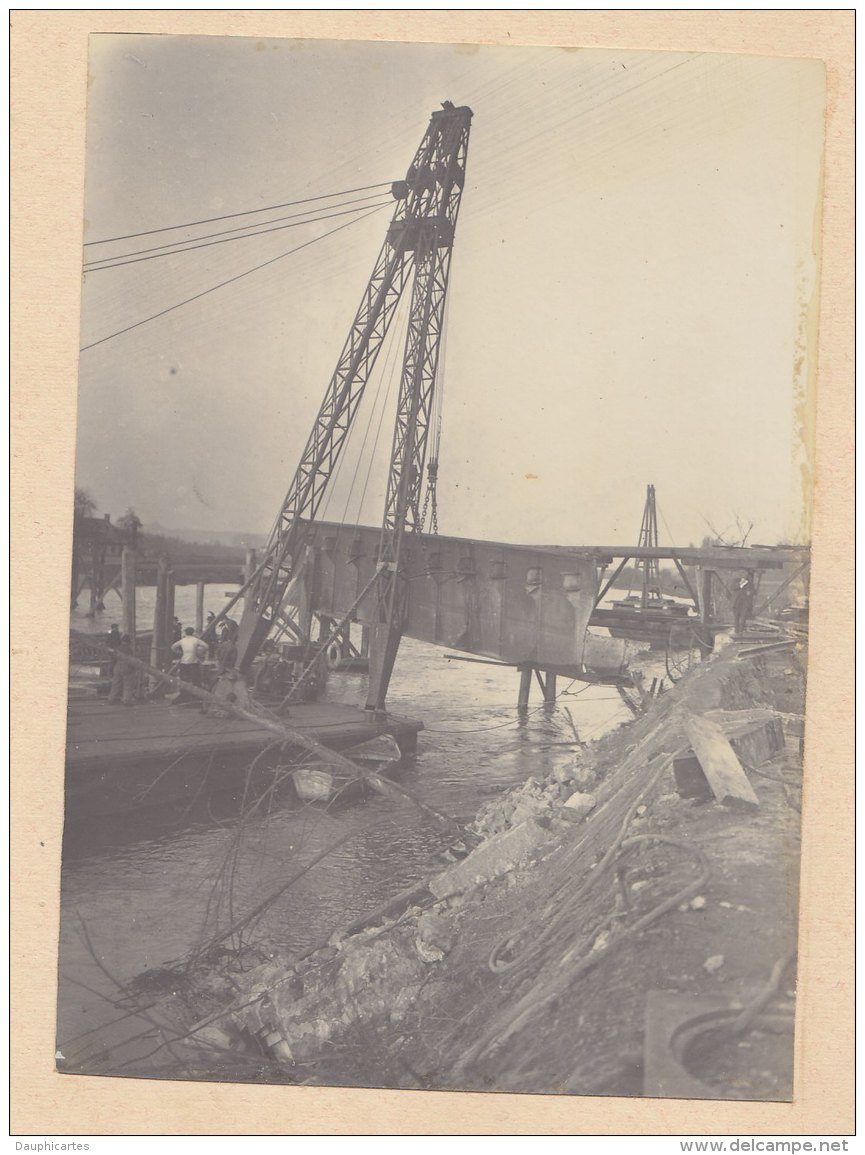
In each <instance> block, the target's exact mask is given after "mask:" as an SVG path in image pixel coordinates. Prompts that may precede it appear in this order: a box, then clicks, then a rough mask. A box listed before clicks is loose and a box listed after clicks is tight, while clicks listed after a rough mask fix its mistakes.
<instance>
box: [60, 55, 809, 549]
mask: <svg viewBox="0 0 865 1155" xmlns="http://www.w3.org/2000/svg"><path fill="white" fill-rule="evenodd" d="M446 99H449V100H452V101H454V103H456V104H458V105H459V104H469V105H470V106H471V107H472V109H473V110H474V120H473V125H472V132H471V139H470V144H469V156H468V166H467V167H468V181H467V185H466V188H465V192H464V195H463V201H462V208H461V212H460V218H459V224H458V228H457V235H456V243H455V248H454V257H453V263H452V276H451V286H450V302H449V307H448V309H449V313H448V325H447V336H446V349H445V356H444V362H443V365H442V366H441V367H440V382H441V386H442V389H443V393H442V443H441V467H440V480H439V510H440V515H439V520H440V528H441V531H442V532H443V533H449V534H457V535H464V536H474V537H482V538H492V539H498V540H510V541H513V542H544V543H561V544H566V543H570V544H592V543H595V544H602V543H607V542H610V543H625V542H628V541H631V540H635V539H636V535H637V531H638V530H639V525H640V518H641V513H642V505H643V500H644V496H645V487H646V484H647V483H649V482H652V483H654V484H655V486H656V488H657V495H658V504H659V507H660V511H661V514H662V522H661V536H662V539H663V540H666V541H671V542H674V543H676V544H686V543H688V542H699V541H700V540H701V539H702V537H703V536H704V534H706V533H707V532H709V531H708V529H707V522H711V524H712V525H714V526H715V527H716V528H717V529H718V530H719V531H723V530H725V529H727V528H729V527H731V526H733V525H734V522H735V518H736V515H739V517H740V518H742V519H743V520H745V521H746V522H748V523H750V522H754V523H755V528H754V531H753V534H752V539H751V540H753V541H760V542H770V541H776V540H779V539H782V538H787V539H791V538H796V539H799V540H801V538H802V536H803V531H802V526H801V518H802V508H803V507H802V468H801V467H802V464H803V449H802V444H801V438H800V436H799V431H798V428H797V425H796V421H795V419H794V418H795V407H796V403H797V400H798V401H801V390H802V389H803V388H804V384H805V381H806V379H807V373H808V371H809V368H810V367H811V363H810V358H812V357H813V350H810V349H807V348H806V349H805V358H804V360H803V359H802V357H801V353H802V349H803V346H802V342H803V332H804V327H805V323H806V319H807V318H806V310H807V308H808V306H809V304H813V300H814V293H815V290H816V279H817V263H816V255H815V251H814V250H815V245H816V241H815V230H816V229H817V228H818V227H819V213H818V196H819V184H820V170H821V161H822V128H823V126H822V118H823V69H822V65H821V64H820V63H819V62H817V61H797V60H783V59H772V60H769V59H763V58H760V57H748V56H710V55H693V54H685V53H682V54H667V53H648V52H618V53H612V52H605V51H598V50H563V49H535V48H532V49H524V48H510V47H507V48H490V47H483V48H479V49H473V48H466V47H450V46H436V45H403V44H375V43H351V44H349V43H338V42H326V41H301V42H298V41H256V40H252V39H242V38H216V37H167V36H95V37H93V39H92V41H91V80H90V90H89V115H88V139H87V166H88V167H87V188H86V206H85V229H84V240H85V241H86V242H95V241H101V240H103V239H104V238H113V237H128V234H133V233H140V232H143V231H145V230H148V235H146V236H142V237H136V238H129V239H121V240H118V241H114V242H112V243H110V244H99V245H96V244H93V243H89V244H87V245H86V247H85V249H84V254H85V259H86V260H87V261H94V260H97V259H99V258H107V257H110V256H117V257H121V256H125V255H126V254H132V253H140V252H141V250H144V249H149V248H152V247H154V246H156V245H159V244H164V243H165V242H166V241H181V240H190V241H191V239H192V238H200V237H201V236H203V235H205V234H211V233H213V232H216V231H221V230H224V229H227V228H231V227H234V228H237V227H238V226H239V225H241V224H243V223H244V222H245V221H247V220H249V219H251V220H259V221H261V222H265V221H273V220H275V219H276V218H277V217H280V216H286V215H289V214H291V213H296V212H298V211H299V210H298V209H297V208H294V209H292V208H285V209H281V210H277V211H271V212H263V213H260V214H258V216H257V217H252V218H246V217H239V218H237V219H236V220H235V219H230V220H226V221H223V222H219V223H213V224H209V225H199V226H196V227H194V228H191V229H187V230H183V229H181V230H175V231H171V232H166V233H158V234H157V233H153V234H150V233H149V230H153V229H157V228H159V229H161V228H165V227H166V226H170V225H176V224H181V223H185V222H190V221H200V220H204V219H205V218H211V217H217V216H222V215H224V214H230V213H238V212H246V211H247V210H252V209H260V208H263V207H265V206H270V205H281V204H284V203H285V202H288V201H292V200H296V199H299V198H304V197H306V198H308V197H313V196H320V195H321V196H323V195H325V194H331V193H336V192H341V191H342V190H347V189H353V188H356V187H358V186H368V185H373V184H377V183H378V182H385V181H390V180H393V179H398V178H400V177H402V176H403V175H404V174H405V170H406V168H407V166H408V164H409V162H410V160H411V158H412V156H413V154H414V151H415V149H416V148H417V145H418V144H419V142H420V140H421V137H422V135H423V133H424V131H425V129H426V126H427V124H428V122H429V116H430V113H431V112H433V111H434V110H435V109H437V108H438V107H439V105H440V102H441V101H442V100H446ZM351 195H352V196H354V197H355V198H359V197H361V196H362V195H364V194H361V193H356V194H351ZM367 195H369V196H370V197H371V199H370V200H369V201H367V202H364V203H363V204H362V205H360V207H358V206H357V205H352V206H349V209H350V211H349V212H347V213H346V215H342V216H339V217H331V218H330V219H328V220H323V221H321V222H320V223H317V224H305V225H301V226H297V223H296V221H295V222H286V223H290V224H291V226H292V227H290V228H283V229H279V230H276V231H272V232H270V233H267V234H266V235H263V236H260V237H257V238H252V239H250V238H244V239H240V240H236V241H232V242H230V243H219V244H213V245H209V246H207V247H200V248H195V249H194V250H193V251H190V252H186V253H175V254H174V255H171V256H167V257H160V258H158V259H148V260H143V261H136V262H135V263H131V264H125V265H122V266H121V267H119V268H115V269H105V268H99V269H97V270H96V271H92V272H88V273H87V274H86V275H85V279H84V292H83V308H82V340H81V344H82V346H90V347H88V348H85V349H84V351H83V352H82V354H81V368H80V404H79V432H78V484H79V485H83V486H85V487H86V488H88V489H89V490H90V491H91V492H92V494H93V496H94V497H95V499H96V501H97V503H98V505H99V508H100V511H101V512H107V513H111V514H112V515H113V516H117V515H120V514H122V513H123V511H124V510H125V509H126V507H127V506H130V505H131V506H133V507H134V508H135V509H136V510H137V511H138V513H139V515H140V516H141V517H142V518H143V519H144V521H145V523H152V522H159V523H161V524H162V525H163V526H165V527H174V528H177V527H201V528H204V529H209V530H217V529H226V530H249V531H252V532H261V531H266V530H267V529H268V528H269V526H270V525H271V523H272V522H273V519H274V516H275V514H276V512H277V510H278V508H279V506H280V504H281V502H282V499H283V497H284V495H285V492H286V490H287V488H288V485H289V482H290V480H291V477H292V475H293V473H294V469H295V467H296V464H297V461H298V459H299V456H300V453H301V451H302V448H303V445H304V443H305V441H306V438H307V435H308V433H309V430H310V427H311V425H312V422H313V420H314V418H315V414H316V412H317V410H318V407H319V404H320V402H321V399H322V396H323V394H324V391H325V388H326V386H327V384H328V382H329V380H330V376H331V374H332V372H333V369H334V366H335V364H336V361H337V358H338V355H339V353H340V350H341V347H342V344H343V342H344V340H345V337H346V334H347V330H348V326H349V324H350V322H351V319H352V317H353V315H354V312H355V310H356V307H357V304H358V302H359V300H360V296H361V293H362V291H363V289H364V287H365V284H366V280H367V277H368V275H369V273H370V272H371V271H372V266H373V262H374V259H375V257H376V255H377V253H378V250H379V247H380V245H381V242H382V240H383V237H384V232H385V228H386V224H387V221H388V219H389V217H390V214H391V212H392V208H393V206H392V202H391V203H389V204H387V205H386V206H384V207H381V208H377V209H375V206H377V205H378V204H379V203H380V202H382V201H383V200H384V198H382V197H379V196H378V191H377V190H375V189H373V190H370V193H368V194H367ZM346 199H348V198H347V197H341V198H334V200H333V201H332V202H330V201H325V202H324V207H323V208H322V207H321V202H318V201H316V202H313V205H314V206H316V207H318V208H319V209H320V211H321V215H324V214H325V210H326V209H327V208H328V207H330V208H331V211H332V212H345V209H343V208H342V207H341V206H342V201H344V200H346ZM337 201H339V207H332V206H335V205H336V204H337ZM367 206H371V207H372V208H373V209H375V211H373V212H372V214H371V215H370V216H368V217H367V218H366V219H363V220H357V223H354V222H355V221H356V218H357V217H358V216H360V215H361V209H366V208H367ZM340 225H346V226H347V227H345V228H342V229H340V231H338V232H334V233H333V235H331V236H329V237H325V238H324V239H322V240H321V241H316V243H313V244H311V245H309V246H308V247H307V248H305V249H303V250H302V251H300V252H297V253H294V254H291V255H288V256H286V257H284V258H283V259H280V260H277V261H275V262H274V263H272V264H270V265H268V266H267V267H266V268H263V269H261V270H260V271H257V272H253V273H250V275H248V276H243V277H242V278H240V279H238V280H236V281H234V282H233V283H231V284H228V285H226V286H225V287H223V288H220V289H218V290H217V291H215V292H210V293H207V295H205V296H203V297H201V298H200V299H198V300H195V301H193V302H192V303H190V304H186V305H184V306H183V307H181V308H177V309H171V311H170V312H167V313H165V315H163V316H161V317H159V318H157V319H156V320H153V321H149V322H148V323H146V324H142V325H137V327H135V328H132V329H130V330H129V331H127V332H124V333H121V334H120V335H118V336H112V334H115V333H118V331H119V330H122V329H125V328H126V327H127V326H130V325H135V324H136V322H139V321H141V320H143V319H145V318H147V317H150V316H151V315H153V314H155V313H158V312H160V311H162V310H165V309H169V308H170V307H171V306H173V305H176V304H177V303H178V302H181V301H183V300H184V299H186V298H189V297H193V296H195V295H196V294H199V293H202V292H203V291H204V290H207V289H210V288H211V287H212V286H214V285H216V284H218V283H220V282H222V281H226V280H229V279H230V278H232V277H236V276H237V275H238V274H241V273H244V272H246V271H247V270H249V269H251V268H252V267H253V266H255V265H259V264H262V263H263V262H266V261H268V260H269V259H270V258H273V257H276V256H277V255H279V254H282V253H286V252H287V251H288V250H289V249H292V248H295V247H297V246H298V245H301V244H303V243H304V242H306V241H311V240H313V238H316V237H319V236H321V235H322V234H324V233H325V232H328V231H330V230H332V229H335V228H337V226H340ZM220 240H221V238H220ZM401 320H402V315H401V314H400V315H398V316H397V318H396V320H395V321H394V324H393V326H392V334H393V337H392V341H393V348H391V346H390V344H388V345H386V346H385V348H384V350H383V352H382V355H381V357H380V358H379V362H378V367H377V370H376V372H375V374H374V375H373V378H372V379H371V381H370V384H369V386H368V388H367V396H366V398H365V403H364V406H363V407H362V408H361V410H360V411H359V413H358V419H357V421H356V426H357V428H356V430H355V432H354V434H353V435H352V437H351V440H350V442H349V445H348V447H347V451H346V454H345V458H344V462H343V465H342V468H341V469H340V473H339V476H338V477H337V479H336V485H335V486H334V490H333V495H332V497H331V499H330V501H329V504H328V507H327V510H326V515H327V516H328V517H330V518H332V519H333V520H343V519H345V520H347V521H352V520H357V521H362V522H365V523H367V524H377V523H378V522H380V520H381V516H382V509H383V499H384V485H385V476H386V464H387V456H388V453H389V450H390V443H391V437H392V427H393V410H394V405H395V397H396V378H397V372H396V370H398V366H399V353H400V352H401V350H399V349H397V348H396V341H397V339H398V338H399V336H400V335H401ZM106 337H111V339H109V340H103V338H106ZM97 342H98V343H97ZM376 398H377V401H375V399H376ZM374 402H375V403H374ZM377 433H378V437H377V440H376V434H377Z"/></svg>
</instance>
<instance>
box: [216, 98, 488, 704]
mask: <svg viewBox="0 0 865 1155" xmlns="http://www.w3.org/2000/svg"><path fill="white" fill-rule="evenodd" d="M471 118H472V112H471V109H469V108H455V107H454V105H453V104H451V103H450V102H449V101H446V102H445V103H444V104H443V105H442V109H441V111H439V112H434V113H433V114H432V116H431V118H430V122H429V127H428V128H427V130H426V132H425V133H424V137H423V140H422V141H421V143H420V146H419V148H418V150H417V152H416V153H415V156H414V160H413V161H412V163H411V165H410V167H409V169H408V172H407V173H406V177H405V180H403V181H397V182H396V183H395V184H394V185H393V186H392V192H393V195H394V197H395V198H396V202H397V204H396V210H395V211H394V214H393V217H392V219H391V221H390V223H389V225H388V229H387V235H386V237H385V241H384V244H383V246H382V249H381V252H380V253H379V255H378V259H377V260H376V263H375V267H374V269H373V272H372V276H371V277H370V279H369V283H368V284H367V286H366V288H365V290H364V292H363V296H362V298H361V303H360V307H359V308H358V310H357V314H356V316H355V318H354V321H353V322H352V325H351V329H350V331H349V335H348V338H347V340H346V342H345V345H344V347H343V350H342V353H341V354H340V357H339V361H338V362H337V366H336V370H335V371H334V374H333V377H332V378H331V381H330V384H329V385H328V388H327V392H326V394H325V397H324V401H323V402H322V406H321V409H320V410H319V413H318V416H317V417H316V420H315V424H314V425H313V428H312V432H311V434H310V436H309V440H308V441H307V443H306V448H305V449H304V451H303V455H302V457H301V460H300V464H299V466H298V468H297V472H296V473H295V475H294V479H293V480H292V483H291V486H290V488H289V491H288V494H287V495H286V498H285V501H284V502H283V504H282V507H281V509H280V511H279V514H278V516H277V518H276V523H275V525H274V528H273V530H272V532H271V535H270V538H269V540H268V543H267V545H266V547H265V549H264V551H263V553H262V555H261V561H260V564H259V566H258V569H257V570H256V573H255V575H254V577H253V580H252V583H251V585H250V587H249V589H248V592H247V598H246V604H245V608H244V611H243V615H242V618H241V621H240V629H239V634H238V639H237V646H238V654H237V667H238V669H239V670H240V672H241V673H243V674H247V673H248V671H249V669H250V667H251V665H252V663H253V661H254V660H255V658H256V656H257V654H258V653H259V651H260V649H261V647H262V644H263V643H264V641H265V640H266V639H267V637H268V635H269V634H270V632H271V630H272V629H273V628H274V626H275V625H277V624H278V623H279V621H280V617H281V615H282V612H283V602H284V600H285V596H286V591H287V589H288V584H289V581H290V579H291V576H292V567H293V565H294V563H295V561H296V559H298V558H300V556H301V553H302V550H303V546H304V538H305V532H306V526H307V524H308V523H309V522H311V521H313V520H314V519H315V516H316V513H317V511H318V509H319V507H320V505H321V501H322V499H323V497H324V494H325V491H326V489H327V485H328V482H329V481H330V478H331V477H332V475H333V472H334V470H335V468H336V465H337V462H338V460H339V455H340V452H341V450H342V448H343V446H344V443H345V440H346V437H347V435H348V433H349V430H350V428H351V423H352V420H353V418H354V416H355V413H356V411H357V407H358V405H359V403H360V400H361V398H362V396H363V393H364V389H365V386H366V383H367V381H368V380H369V377H370V374H371V373H372V370H373V366H374V365H375V362H376V358H377V356H378V354H379V352H380V351H381V347H382V344H383V342H384V339H385V336H386V334H387V331H388V327H389V325H390V322H391V320H392V319H393V316H394V313H395V311H396V307H397V304H398V303H399V301H400V298H401V297H402V294H403V292H404V290H405V289H406V287H407V286H408V284H409V282H410V281H411V284H412V288H411V306H410V314H409V320H408V330H407V335H406V343H405V351H404V355H403V365H402V376H401V381H400V390H399V401H398V405H397V415H396V423H395V428H394V440H393V447H392V451H391V460H390V473H389V477H388V484H387V496H386V500H385V512H384V522H383V526H382V536H381V543H380V549H379V590H378V611H379V612H378V621H377V623H375V624H374V625H373V627H372V636H371V643H372V644H371V670H370V695H369V700H368V702H367V706H368V708H373V709H382V708H383V706H384V693H385V692H386V690H387V682H388V680H389V678H390V672H391V669H392V667H393V663H394V659H395V657H396V652H397V647H398V645H399V639H400V636H401V633H402V622H403V615H404V611H405V602H404V599H405V596H406V591H405V584H404V582H402V581H401V579H400V567H401V561H402V560H403V556H404V548H405V546H404V538H405V534H406V531H409V532H411V531H414V530H418V531H419V530H420V528H421V526H420V524H419V523H420V513H419V500H420V493H421V486H422V481H423V473H424V464H425V460H426V452H427V439H428V434H429V427H430V417H431V412H432V402H433V395H434V390H435V381H436V370H437V368H438V360H439V350H440V345H441V337H442V324H443V319H444V306H445V299H446V295H447V286H448V272H449V269H450V261H451V253H452V251H453V241H454V231H455V228H456V222H457V214H458V212H459V206H460V199H461V196H462V190H463V186H464V183H465V169H466V157H467V152H468V143H469V128H470V125H471Z"/></svg>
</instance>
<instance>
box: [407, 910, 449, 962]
mask: <svg viewBox="0 0 865 1155" xmlns="http://www.w3.org/2000/svg"><path fill="white" fill-rule="evenodd" d="M455 942H456V933H455V931H454V927H453V923H452V922H451V921H450V919H448V918H444V917H443V916H442V915H440V914H436V913H435V911H432V910H428V911H425V912H424V914H422V915H421V917H420V918H419V919H418V924H417V943H416V945H418V944H422V945H423V946H424V947H426V948H431V949H432V950H437V951H439V952H440V954H439V957H440V958H444V956H445V955H446V954H447V953H448V952H449V951H450V950H452V949H453V945H454V943H455ZM422 957H423V956H422Z"/></svg>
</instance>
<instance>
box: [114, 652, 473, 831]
mask: <svg viewBox="0 0 865 1155" xmlns="http://www.w3.org/2000/svg"><path fill="white" fill-rule="evenodd" d="M100 650H103V652H104V654H105V657H106V658H109V657H113V656H114V654H113V652H112V651H111V650H109V649H108V648H107V647H105V648H103V647H100ZM125 660H126V661H127V662H131V663H132V665H134V666H135V667H136V668H137V669H140V670H143V671H144V672H145V673H147V674H150V675H151V676H152V677H153V678H155V679H157V680H158V681H160V682H164V683H165V684H166V685H169V686H173V687H174V689H176V690H182V691H183V692H184V694H188V695H189V696H190V697H192V698H197V699H198V701H199V702H204V703H205V704H206V705H208V706H215V707H217V708H218V709H219V710H222V711H224V712H225V713H227V714H231V715H232V716H233V717H235V718H243V719H244V721H247V722H254V723H255V724H256V725H257V726H261V727H262V729H264V730H270V731H271V732H272V733H273V734H276V735H277V736H278V737H280V738H282V739H283V741H284V742H285V743H286V745H291V746H299V747H300V748H301V749H303V750H307V751H308V752H309V753H310V754H315V756H316V757H317V758H319V759H321V761H322V762H327V763H329V764H330V765H331V766H333V767H334V768H336V769H337V770H341V771H342V772H343V773H347V774H349V775H350V776H351V777H352V778H361V779H363V781H364V782H367V783H368V784H369V786H370V787H371V788H372V789H373V790H375V791H376V792H377V793H378V794H385V795H388V794H390V795H394V796H396V797H399V798H404V799H407V800H408V801H409V802H411V803H413V804H414V805H415V806H416V807H417V808H418V810H421V811H422V812H423V813H424V814H426V815H427V816H428V817H429V818H432V819H433V820H434V821H435V822H438V823H440V824H441V825H443V826H446V827H447V828H448V829H450V830H453V831H455V832H456V833H457V834H462V833H463V830H462V827H461V826H460V824H459V823H458V822H457V820H456V819H455V818H451V817H450V816H449V815H447V814H443V813H442V812H441V811H440V810H436V809H435V807H433V806H430V805H428V803H426V802H423V801H422V800H421V799H420V798H418V797H417V796H416V795H414V794H412V793H411V792H410V791H409V790H406V789H405V788H404V787H402V786H397V784H396V783H395V782H391V781H390V780H389V779H387V778H383V777H382V776H381V775H380V774H376V773H375V771H373V770H365V769H364V768H363V767H361V766H358V765H357V763H355V762H352V761H351V760H350V759H348V758H346V757H345V756H344V755H342V754H340V753H338V751H336V750H331V749H330V748H329V747H328V746H323V745H322V744H321V743H320V742H316V740H315V739H314V738H310V737H309V735H308V734H304V733H302V732H301V731H300V730H292V729H290V728H289V727H288V726H286V725H285V724H284V723H283V722H282V721H281V720H280V719H279V718H276V717H274V716H272V715H270V714H264V713H259V712H258V711H256V710H249V709H247V708H246V707H245V706H238V705H237V703H236V702H229V701H227V700H226V699H225V698H219V697H217V695H216V694H211V693H210V691H209V690H202V689H201V688H200V687H198V686H193V685H191V684H190V683H189V682H183V681H181V679H180V678H177V677H175V676H174V675H173V674H167V673H165V671H164V670H159V669H157V668H156V667H155V666H151V665H149V664H148V663H147V662H142V661H141V660H140V659H138V658H132V657H129V656H128V655H127V656H126V658H125Z"/></svg>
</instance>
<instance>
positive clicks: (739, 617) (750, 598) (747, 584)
mask: <svg viewBox="0 0 865 1155" xmlns="http://www.w3.org/2000/svg"><path fill="white" fill-rule="evenodd" d="M753 612H754V587H753V585H752V584H751V578H750V577H743V578H742V579H741V580H740V581H739V588H738V589H737V590H736V595H735V597H734V598H733V618H734V623H735V624H734V626H733V629H734V632H735V633H736V634H738V635H739V636H741V635H742V634H744V632H745V629H746V627H747V625H748V619H749V618H750V616H751V614H752V613H753Z"/></svg>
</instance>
